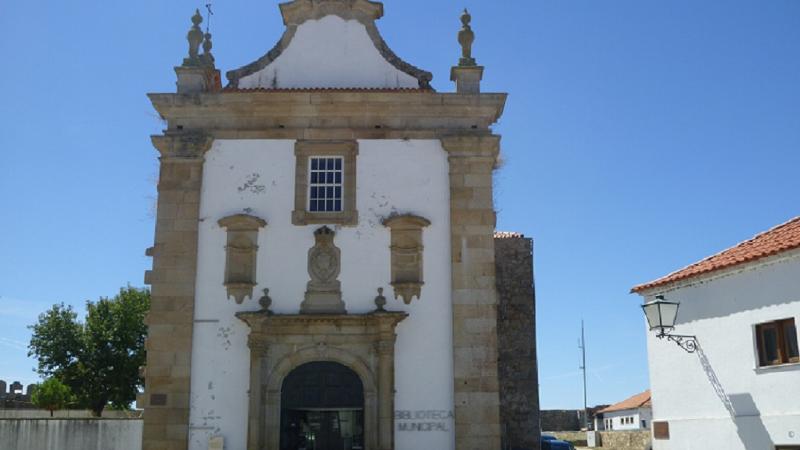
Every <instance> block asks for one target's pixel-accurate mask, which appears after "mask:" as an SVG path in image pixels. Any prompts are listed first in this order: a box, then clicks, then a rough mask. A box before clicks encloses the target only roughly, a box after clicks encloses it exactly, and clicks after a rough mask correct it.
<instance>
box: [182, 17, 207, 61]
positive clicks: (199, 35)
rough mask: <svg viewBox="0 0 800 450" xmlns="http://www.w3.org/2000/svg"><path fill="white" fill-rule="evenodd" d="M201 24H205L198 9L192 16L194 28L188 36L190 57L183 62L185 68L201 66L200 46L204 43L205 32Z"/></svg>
mask: <svg viewBox="0 0 800 450" xmlns="http://www.w3.org/2000/svg"><path fill="white" fill-rule="evenodd" d="M201 23H203V16H201V15H200V10H199V9H196V10H195V11H194V15H193V16H192V28H190V29H189V32H188V33H187V34H186V39H187V40H188V41H189V57H188V58H185V59H184V60H183V65H184V66H197V65H199V64H200V44H202V43H203V30H201V29H200V24H201Z"/></svg>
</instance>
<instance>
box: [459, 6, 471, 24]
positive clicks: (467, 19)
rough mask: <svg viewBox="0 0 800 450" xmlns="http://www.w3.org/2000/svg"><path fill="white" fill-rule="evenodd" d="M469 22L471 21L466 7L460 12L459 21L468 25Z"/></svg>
mask: <svg viewBox="0 0 800 450" xmlns="http://www.w3.org/2000/svg"><path fill="white" fill-rule="evenodd" d="M470 22H472V16H471V15H469V11H467V8H464V12H463V13H462V14H461V23H462V24H464V26H465V27H468V26H469V23H470Z"/></svg>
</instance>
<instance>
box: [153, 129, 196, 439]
mask: <svg viewBox="0 0 800 450" xmlns="http://www.w3.org/2000/svg"><path fill="white" fill-rule="evenodd" d="M152 140H153V145H154V146H155V147H156V148H157V149H158V151H159V152H160V153H161V170H160V174H159V181H158V207H157V210H156V232H155V245H154V246H153V248H152V249H151V250H150V251H149V254H150V255H151V256H152V257H153V270H151V271H148V272H147V273H146V274H145V278H146V282H147V283H148V284H150V285H151V304H150V312H149V313H148V314H147V325H148V336H147V366H146V369H145V391H144V395H143V396H142V397H141V398H140V401H139V406H142V407H144V409H145V412H144V434H143V437H142V449H143V450H186V448H187V446H188V434H189V395H190V375H191V355H192V326H193V320H194V297H195V292H194V287H195V276H196V268H197V231H198V220H199V214H200V186H201V182H202V175H203V155H204V154H205V152H206V151H207V150H208V149H209V148H210V146H211V142H212V140H211V138H209V137H208V136H206V135H203V134H197V133H180V134H167V135H164V136H154V137H153V139H152Z"/></svg>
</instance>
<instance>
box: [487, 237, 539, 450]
mask: <svg viewBox="0 0 800 450" xmlns="http://www.w3.org/2000/svg"><path fill="white" fill-rule="evenodd" d="M494 244H495V268H496V277H497V278H496V282H497V300H498V301H497V340H498V346H497V347H498V376H499V383H500V422H501V425H502V432H503V448H504V449H506V448H508V449H512V450H517V449H518V450H532V449H539V434H540V430H539V389H538V378H539V376H538V370H537V364H536V333H535V330H536V325H535V323H536V322H535V320H536V307H535V294H534V285H533V241H532V240H531V239H527V238H525V237H522V235H516V234H509V233H503V234H497V235H496V237H495V240H494Z"/></svg>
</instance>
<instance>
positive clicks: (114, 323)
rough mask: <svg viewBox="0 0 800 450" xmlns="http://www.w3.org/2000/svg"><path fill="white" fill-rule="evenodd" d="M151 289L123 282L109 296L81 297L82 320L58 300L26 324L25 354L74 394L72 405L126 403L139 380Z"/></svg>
mask: <svg viewBox="0 0 800 450" xmlns="http://www.w3.org/2000/svg"><path fill="white" fill-rule="evenodd" d="M149 307H150V291H148V290H147V289H137V288H133V287H130V286H128V287H127V288H123V289H120V292H119V294H118V295H116V296H114V297H113V298H100V300H98V301H97V302H91V301H87V302H86V320H85V322H83V323H82V322H80V321H79V320H78V315H77V314H76V313H75V311H74V310H73V309H72V307H71V306H65V305H64V304H63V303H61V304H57V305H53V307H52V308H51V309H50V310H48V311H46V312H44V313H43V314H41V315H40V316H39V321H38V322H37V323H36V324H34V325H32V326H30V327H29V328H30V329H31V330H32V332H33V333H32V334H33V336H32V337H31V342H30V345H29V349H30V351H29V352H28V355H29V356H36V358H38V361H39V365H38V369H37V371H38V372H39V374H40V375H42V376H45V377H54V378H57V379H58V380H60V381H61V382H63V383H64V384H66V385H67V386H68V387H69V388H70V390H71V391H72V392H73V393H74V394H75V397H76V398H75V400H76V406H77V407H79V408H89V409H91V410H92V411H93V412H94V414H95V415H98V416H99V415H100V414H101V413H102V412H103V409H104V408H105V407H106V406H107V405H109V404H111V406H112V407H114V408H117V409H125V408H128V407H129V405H130V404H131V403H132V402H133V401H134V400H135V399H136V392H137V391H138V389H139V388H140V387H141V386H142V384H143V382H144V380H143V379H142V377H141V376H140V375H139V367H140V366H143V365H144V364H145V348H144V341H145V336H146V333H147V326H146V325H145V323H144V317H145V314H146V313H147V310H148V309H149Z"/></svg>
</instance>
